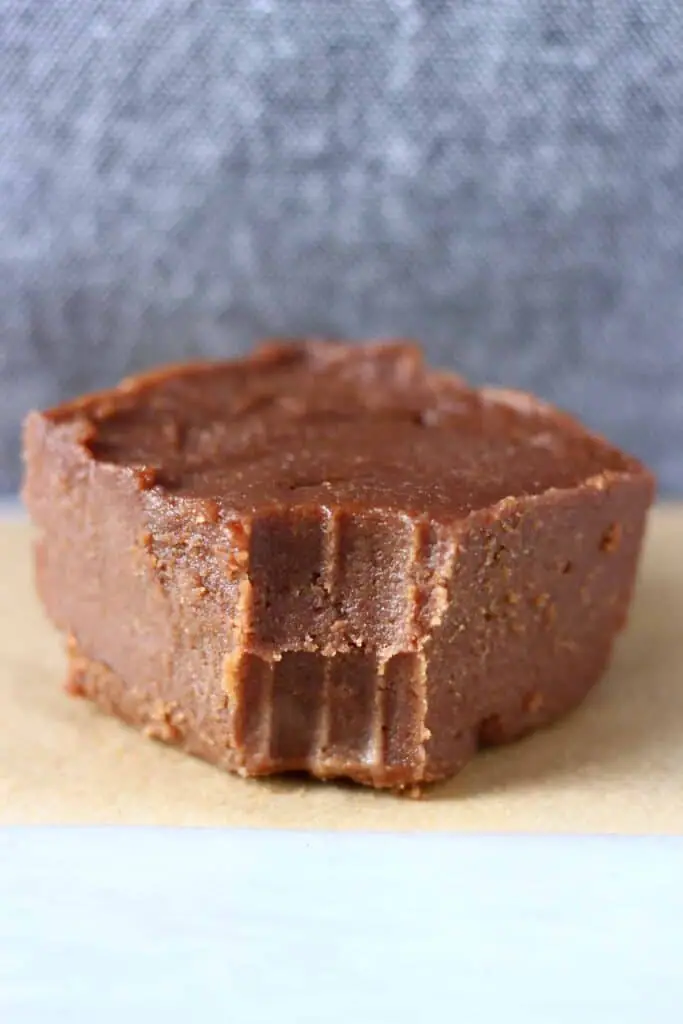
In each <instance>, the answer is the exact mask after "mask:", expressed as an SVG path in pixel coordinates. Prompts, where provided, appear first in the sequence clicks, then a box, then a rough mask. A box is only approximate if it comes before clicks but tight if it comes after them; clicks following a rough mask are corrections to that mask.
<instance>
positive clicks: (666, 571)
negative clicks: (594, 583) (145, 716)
mask: <svg viewBox="0 0 683 1024" xmlns="http://www.w3.org/2000/svg"><path fill="white" fill-rule="evenodd" d="M0 560H1V562H0V564H2V576H1V578H0V823H95V822H98V823H116V824H164V825H231V826H258V827H276V828H333V829H350V828H354V829H399V830H413V829H424V830H434V829H439V830H446V829H447V830H451V829H452V830H462V831H489V832H490V831H496V832H498V831H503V832H513V831H514V832H517V831H532V832H598V831H599V832H621V833H646V832H666V833H681V832H683V612H682V611H681V609H683V508H678V509H675V508H661V509H658V510H656V511H655V513H654V514H653V516H652V519H651V524H650V530H649V536H648V541H647V545H646V552H645V558H644V562H643V565H642V570H641V576H640V584H639V587H638V591H637V595H636V601H635V606H634V609H633V613H632V616H631V621H630V625H629V627H628V629H627V631H626V633H625V634H624V636H623V637H622V639H621V641H620V643H619V645H618V649H617V653H616V656H615V659H614V663H613V666H612V669H611V671H610V672H609V674H608V675H607V677H606V678H605V680H604V681H603V682H602V683H601V684H600V685H599V686H598V687H597V688H596V690H595V691H594V692H593V694H592V695H591V696H590V697H589V698H588V700H587V701H586V702H585V703H584V705H583V706H582V707H581V708H580V709H579V710H578V711H577V712H575V713H574V714H573V715H571V716H569V717H568V718H566V719H565V720H564V721H563V722H562V723H560V724H558V725H556V726H555V727H553V728H551V729H548V730H546V731H544V732H543V733H541V734H536V735H535V736H532V737H529V738H528V739H526V740H524V741H522V742H520V743H517V744H515V745H513V746H510V747H507V748H504V749H499V750H494V751H489V752H487V753H485V754H481V755H479V757H477V758H476V760H475V761H474V762H473V763H472V764H471V766H469V767H468V768H467V769H466V770H465V771H464V772H463V773H462V774H461V775H460V776H459V777H458V778H457V779H454V780H452V781H451V782H448V783H445V784H441V785H439V786H436V787H434V788H433V789H431V790H429V791H428V792H427V793H426V794H425V796H424V797H423V798H422V799H421V800H414V799H409V798H407V797H396V796H393V795H392V794H389V793H375V792H372V791H371V790H366V789H363V788H360V787H358V788H356V787H352V786H345V785H336V784H332V783H327V784H324V783H313V782H310V783H307V782H303V781H301V780H300V779H297V780H295V781H291V780H290V781H281V780H280V781H263V780H260V781H251V780H250V781H244V780H242V779H239V778H235V777H232V776H229V775H226V774H224V773H223V772H221V771H219V770H218V769H216V768H211V767H209V766H208V765H205V764H203V763H201V762H200V761H196V760H194V759H192V758H190V757H187V756H186V755H184V754H180V753H178V752H177V751H174V750H170V749H168V748H165V747H163V746H161V745H158V744H156V743H153V742H152V741H150V740H147V739H145V738H144V737H143V736H141V735H139V734H138V733H136V732H134V731H132V730H130V729H128V728H127V727H125V726H123V725H122V724H120V723H119V722H117V721H115V720H112V719H110V718H107V717H106V716H104V715H103V714H101V713H99V712H98V711H96V710H95V709H94V708H92V707H91V706H90V705H89V704H87V703H85V702H84V701H79V700H74V699H70V698H68V697H67V696H66V695H65V694H64V692H63V690H62V682H63V678H64V664H65V662H64V655H63V642H62V640H61V638H60V637H59V636H57V635H56V633H55V632H54V631H53V630H52V628H51V627H50V626H49V625H48V623H47V622H46V620H45V618H44V617H43V614H42V611H41V609H40V607H39V605H38V602H37V600H36V598H35V596H34V593H33V587H32V571H31V558H30V534H29V528H28V527H27V526H26V525H25V524H20V523H14V524H3V525H0ZM68 585H69V581H68V580H65V581H64V586H65V587H67V586H68Z"/></svg>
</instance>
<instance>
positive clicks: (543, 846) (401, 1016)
mask: <svg viewBox="0 0 683 1024" xmlns="http://www.w3.org/2000/svg"><path fill="white" fill-rule="evenodd" d="M0 865H1V866H2V867H1V870H0V1020H1V1021H2V1022H3V1024H15V1022H18V1024H24V1022H31V1024H32V1022H41V1024H43V1022H51V1021H57V1020H59V1021H61V1020H68V1021H74V1022H84V1024H85V1022H90V1021H97V1022H109V1021H112V1022H114V1021H116V1022H120V1021H127V1022H128V1021H133V1020H135V1021H137V1020H144V1021H163V1022H167V1021H183V1022H193V1021H204V1020H217V1021H218V1020H230V1021H231V1022H232V1021H234V1022H238V1021H240V1022H241V1021H249V1022H251V1021H264V1022H269V1024H270V1022H277V1024H289V1022H293V1024H308V1022H315V1024H323V1022H324V1024H337V1022H339V1024H341V1022H349V1021H352V1022H362V1024H365V1022H368V1024H383V1022H385V1021H386V1022H392V1024H403V1022H406V1024H408V1022H411V1024H415V1022H419V1021H421V1020H424V1021H426V1022H430V1021H432V1020H433V1021H441V1020H456V1021H459V1022H462V1024H478V1022H480V1021H485V1022H489V1021H491V1022H493V1021H495V1022H498V1021H505V1022H506V1024H507V1022H517V1021H519V1022H522V1021H523V1022H525V1024H528V1022H536V1021H538V1022H543V1024H565V1022H567V1024H569V1022H572V1024H574V1022H577V1021H579V1022H581V1024H592V1022H595V1024H608V1022H611V1021H614V1022H617V1021H618V1022H619V1024H635V1022H643V1024H667V1022H669V1021H671V1022H679V1021H680V1020H682V1019H683V953H682V952H681V949H682V948H683V885H682V884H681V880H682V879H683V841H680V840H676V839H655V838H651V839H625V838H604V839H601V838H592V839H553V838H523V837H518V838H499V839H498V838H488V839H483V838H482V839H479V838H474V837H469V838H468V837H460V838H457V837H443V836H441V837H438V836H431V837H430V836H421V837H418V836H413V837H397V836H386V835H375V836H363V835H353V834H340V835H334V836H330V835H325V834H321V833H318V834H310V835H309V834H304V833H299V834H296V833H268V832H252V833H249V832H228V831H219V830H186V831H183V830H156V829H99V830H98V829H33V830H31V829H29V830H23V829H16V830H11V829H5V830H4V831H2V830H0Z"/></svg>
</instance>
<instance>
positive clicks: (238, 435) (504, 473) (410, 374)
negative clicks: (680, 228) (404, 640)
mask: <svg viewBox="0 0 683 1024" xmlns="http://www.w3.org/2000/svg"><path fill="white" fill-rule="evenodd" d="M41 415H42V417H43V420H44V422H45V423H46V424H47V426H48V429H50V430H56V431H58V432H59V433H60V434H64V435H65V436H67V437H72V438H73V442H74V443H75V444H77V445H78V446H79V447H80V449H81V451H82V453H83V454H84V455H85V457H87V458H89V459H93V460H95V461H96V462H97V463H100V464H103V465H108V466H110V467H116V468H117V469H118V470H119V471H121V472H123V473H125V474H132V475H133V476H134V477H135V479H136V480H137V482H138V484H139V486H140V488H141V489H143V490H150V491H154V492H155V494H156V497H157V498H158V499H162V500H163V498H164V497H166V498H170V497H171V496H172V498H173V500H174V501H183V500H188V499H199V500H206V499H212V500H213V501H215V502H217V503H218V505H219V507H220V508H221V509H222V510H223V511H224V512H225V513H226V514H235V515H253V514H257V513H259V512H263V511H267V510H269V509H294V508H302V509H303V508H305V507H313V506H315V507H320V506H323V507H326V508H330V509H335V508H336V509H339V508H349V509H352V510H356V511H357V510H359V509H367V510H377V511H385V512H388V513H396V512H399V513H406V514H409V515H412V516H418V517H432V518H435V519H440V520H450V519H453V518H459V517H462V516H463V515H467V514H468V513H470V512H472V511H475V510H477V509H482V508H486V507H488V506H491V505H494V504H496V503H497V502H499V501H501V500H502V499H504V498H516V497H520V496H524V495H534V494H541V493H543V492H546V491H548V490H552V489H558V490H563V489H570V488H574V487H577V486H579V485H581V484H582V483H583V482H585V481H588V480H594V479H595V478H598V479H606V477H607V476H610V475H613V474H630V473H636V474H639V473H643V472H645V470H644V469H643V467H641V466H640V464H639V463H638V462H637V461H636V460H634V459H632V458H630V457H629V456H627V455H625V454H623V453H622V452H620V451H619V450H618V449H616V448H614V447H612V446H611V445H609V444H608V443H607V442H606V441H604V440H602V439H601V438H599V437H596V436H595V435H593V434H591V433H589V432H588V431H587V430H586V429H585V428H583V427H582V426H581V425H580V424H579V423H578V422H577V421H575V420H574V419H572V418H571V417H569V416H567V415H566V414H564V413H561V412H560V411H558V410H557V409H555V408H553V407H552V406H549V405H547V404H546V403H544V402H541V401H540V400H538V399H535V398H533V397H531V396H529V395H526V394H523V393H521V392H516V391H509V390H504V389H498V388H482V389H475V388H472V387H470V386H469V385H468V384H467V383H466V382H465V381H463V380H462V379H461V378H460V377H457V376H455V375H454V374H451V373H445V372H438V371H434V370H431V369H429V368H428V367H426V366H425V364H424V361H423V358H422V354H421V352H420V349H419V348H418V347H417V346H414V345H412V344H408V343H400V342H391V343H383V344H382V343H378V344H371V345H370V344H366V345H344V344H338V343H331V342H322V341H303V342H282V343H272V344H267V345H263V346H262V347H260V348H258V349H257V350H255V352H254V353H253V354H252V355H250V356H248V357H246V358H243V359H239V360H232V361H223V362H215V363H194V364H186V365H177V366H169V367H162V368H161V369H158V370H155V371H152V372H150V373H146V374H141V375H139V376H136V377H132V378H128V379H127V380H124V381H123V382H122V383H121V384H120V385H119V386H118V387H116V388H113V389H111V390H109V391H104V392H99V393H96V394H92V395H86V396H84V397H83V398H79V399H77V400H75V401H73V402H69V403H66V404H64V405H61V406H58V407H56V408H54V409H51V410H49V411H47V412H46V413H43V414H41Z"/></svg>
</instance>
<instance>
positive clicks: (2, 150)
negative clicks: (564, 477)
mask: <svg viewBox="0 0 683 1024" xmlns="http://www.w3.org/2000/svg"><path fill="white" fill-rule="evenodd" d="M309 331H313V332H318V333H324V334H334V335H341V336H358V335H372V334H391V333H401V334H411V335H416V336H419V337H421V338H423V339H424V341H425V342H426V344H427V346H428V348H429V350H430V354H431V355H432V357H433V358H434V359H436V360H439V361H440V362H443V363H447V364H456V365H458V366H459V367H461V369H462V370H463V371H464V372H465V373H467V374H469V375H471V376H473V377H474V378H475V379H483V378H489V379H492V380H496V381H505V382H509V383H511V384H514V385H521V386H525V387H529V388H532V389H534V390H537V391H538V392H541V393H542V394H544V395H545V396H547V397H549V398H551V399H554V400H556V401H558V402H560V403H562V404H564V405H565V406H568V407H570V408H572V409H574V410H576V411H577V412H579V413H580V414H582V415H583V416H585V417H586V418H587V419H588V420H589V421H590V422H591V423H593V424H594V425H595V426H596V427H599V428H601V429H602V430H604V431H606V432H608V433H609V434H610V435H612V436H613V437H614V438H615V439H617V440H620V441H621V442H623V443H624V444H625V445H627V446H628V447H630V448H631V449H633V450H634V451H635V452H637V453H639V454H641V455H643V456H645V457H646V458H648V459H650V460H651V462H652V463H653V464H654V465H655V467H656V468H657V469H658V471H659V473H660V477H661V482H662V485H663V487H664V489H665V490H667V491H669V492H671V491H675V490H678V491H679V492H681V491H683V5H682V4H681V3H680V0H564V2H563V0H453V2H446V0H364V2H363V0H345V2H342V0H242V2H239V0H238V2H229V0H223V2H221V0H0V368H1V372H2V386H1V392H0V487H5V488H11V487H14V486H15V485H16V482H17V479H18V472H19V462H18V455H17V438H18V423H19V420H20V417H21V416H22V414H23V413H24V412H25V410H26V409H27V408H28V407H29V406H32V405H42V404H45V403H49V402H53V401H56V400H57V399H59V398H62V397H64V396H67V395H70V394H73V393H75V392H78V391H80V390H83V389H85V388H90V387H95V386H100V385H103V384H106V383H110V382H114V381H115V380H116V379H117V378H118V377H120V376H121V375H122V374H124V373H127V372H129V371H130V370H131V369H133V368H136V367H141V366H145V365H148V364H151V363H153V362H156V361H159V360H164V359H175V358H178V357H180V356H186V355H196V354H197V353H217V352H233V351H237V350H239V349H242V348H244V347H245V346H246V345H247V344H248V343H249V341H250V340H251V339H253V338H254V337H256V336H258V335H264V334H271V333H281V332H286V333H292V332H309Z"/></svg>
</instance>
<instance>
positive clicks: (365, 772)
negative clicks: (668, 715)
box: [24, 341, 654, 788]
mask: <svg viewBox="0 0 683 1024" xmlns="http://www.w3.org/2000/svg"><path fill="white" fill-rule="evenodd" d="M25 461H26V476H25V488H24V494H25V500H26V503H27V506H28V508H29V511H30V514H31V516H32V518H33V521H34V523H35V524H36V526H37V528H38V535H39V536H38V540H37V542H36V575H37V586H38V590H39V593H40V596H41V598H42V601H43V603H44V605H45V608H46V609H47V612H48V614H49V616H50V617H51V619H52V620H53V621H54V623H55V625H56V626H57V628H58V629H60V630H61V631H62V632H63V633H64V634H65V636H66V637H67V638H68V644H69V650H70V669H69V677H68V683H67V685H68V689H69V690H70V691H71V692H72V693H74V694H80V695H82V696H85V697H88V698H90V699H91V700H93V701H95V702H96V703H97V704H98V705H100V706H101V707H102V708H103V709H104V710H106V711H107V712H109V713H111V714H114V715H117V716H119V717H120V718H122V719H124V720H125V721H127V722H129V723H131V724H132V725H134V726H137V727H139V728H140V729H142V730H143V731H144V732H145V733H147V734H148V735H150V736H153V737H156V738H158V739H160V740H163V741H166V742H169V743H173V744H177V745H178V746H180V747H182V748H183V749H184V750H186V751H188V752H189V753H192V754H196V755H198V756H200V757H203V758H205V759H206V760H208V761H210V762H213V763H215V764H217V765H221V766H222V767H224V768H227V769H229V770H231V771H235V772H238V773H240V774H242V775H248V776H251V775H266V774H270V773H276V772H289V771H304V772H308V773H310V774H311V775H314V776H317V777H319V778H323V779H325V778H331V777H340V776H341V777H348V778H351V779H354V780H356V781H358V782H361V783H366V784H368V785H371V786H378V787H379V786H386V787H396V788H404V787H414V786H418V787H419V786H420V784H422V783H425V782H429V781H432V780H436V779H441V778H444V777H446V776H449V775H452V774H453V773H454V772H456V771H458V770H459V769H460V768H461V767H462V766H463V765H464V764H465V763H466V762H467V761H468V760H469V759H470V758H471V757H472V755H473V754H474V753H475V752H476V750H477V749H478V748H479V747H482V746H485V745H491V744H499V743H505V742H507V741H510V740H514V739H516V738H517V737H520V736H522V735H523V734H525V733H527V732H530V731H531V730H533V729H536V728H537V727H540V726H543V725H546V724H548V723H549V722H552V721H553V720H555V719H556V718H558V717H559V716H560V715H562V714H564V713H565V712H567V711H569V710H570V709H571V708H573V707H574V706H575V705H577V704H578V703H579V702H580V701H581V700H582V699H583V698H584V696H585V695H586V694H587V692H588V691H589V690H590V688H591V687H592V686H593V685H594V684H595V682H596V681H597V680H598V679H599V678H600V676H601V674H602V672H603V670H604V669H605V667H606V665H607V663H608V660H609V657H610V652H611V650H612V646H613V642H614V639H615V636H616V634H617V633H618V631H619V630H620V629H621V627H622V626H623V625H624V622H625V619H626V614H627V609H628V606H629V601H630V598H631V593H632V589H633V584H634V577H635V573H636V566H637V561H638V556H639V551H640V547H641V541H642V536H643V529H644V524H645V518H646V513H647V509H648V507H649V505H650V503H651V501H652V498H653V488H654V485H653V480H652V477H651V476H650V474H649V473H648V471H647V470H646V469H645V468H644V467H643V466H642V465H641V464H640V463H639V462H637V461H636V460H635V459H633V458H631V457H629V456H627V455H625V454H624V453H622V452H621V451H619V450H617V449H616V448H614V447H612V446H611V445H610V444H608V443H607V442H606V441H604V440H602V439H601V438H598V437H596V436H593V435H592V434H591V433H589V432H588V431H587V430H585V429H584V428H583V427H582V426H581V425H580V424H579V423H577V422H576V421H575V420H573V419H571V418H570V417H569V416H567V415H565V414H563V413H561V412H559V411H558V410H556V409H554V408H552V407H550V406H548V405H546V404H545V403H543V402H541V401H538V400H536V399H535V398H533V397H531V396H528V395H525V394H522V393H519V392H514V391H506V390H502V389H495V388H484V389H480V390H477V389H474V388H472V387H470V386H468V385H467V383H465V382H464V381H463V380H462V379H461V378H459V377H456V376H455V375H453V374H449V373H443V372H436V371H433V370H430V369H428V368H427V367H426V366H425V365H424V362H423V359H422V356H421V353H420V350H419V349H418V348H417V347H415V346H412V345H408V344H400V343H386V344H372V345H342V344H335V343H325V342H305V341H304V342H292V343H282V344H270V345H265V346H262V347H261V348H260V349H257V350H256V351H255V352H254V353H253V354H252V355H250V356H249V357H247V358H244V359H240V360H234V361H225V362H217V363H196V364H189V365H180V366H171V367H166V368H162V369H159V370H156V371H153V372H151V373H147V374H143V375H140V376H137V377H133V378H129V379H127V380H124V381H123V382H122V383H121V384H120V385H119V386H118V387H116V388H113V389H112V390H109V391H105V392H100V393H98V394H93V395H87V396H85V397H83V398H80V399H77V400H76V401H73V402H70V403H67V404H65V405H61V406H59V407H57V408H54V409H51V410H48V411H46V412H40V413H32V414H31V415H30V416H29V417H28V419H27V422H26V428H25Z"/></svg>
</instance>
